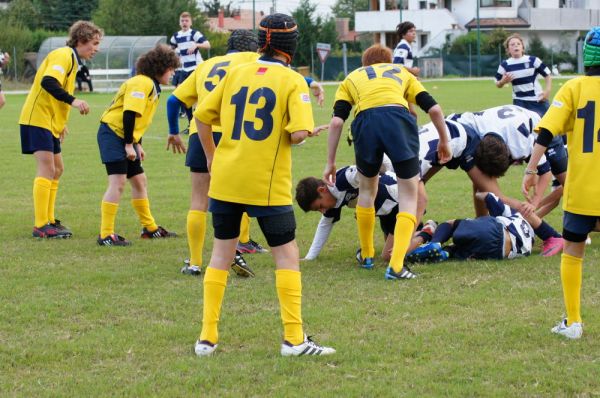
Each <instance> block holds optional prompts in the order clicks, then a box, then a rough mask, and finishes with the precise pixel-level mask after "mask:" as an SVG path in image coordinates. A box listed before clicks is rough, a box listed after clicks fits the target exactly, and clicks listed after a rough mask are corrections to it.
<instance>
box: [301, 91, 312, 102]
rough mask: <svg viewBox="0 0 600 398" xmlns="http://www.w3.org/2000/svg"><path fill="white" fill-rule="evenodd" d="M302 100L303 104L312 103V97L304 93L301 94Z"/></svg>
mask: <svg viewBox="0 0 600 398" xmlns="http://www.w3.org/2000/svg"><path fill="white" fill-rule="evenodd" d="M300 100H301V101H302V102H306V103H310V95H308V94H307V93H302V94H300Z"/></svg>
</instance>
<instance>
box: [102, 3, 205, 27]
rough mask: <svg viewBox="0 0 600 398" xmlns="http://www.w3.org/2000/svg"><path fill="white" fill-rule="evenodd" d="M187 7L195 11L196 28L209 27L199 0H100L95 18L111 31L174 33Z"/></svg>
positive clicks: (193, 12)
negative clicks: (199, 5) (198, 4)
mask: <svg viewBox="0 0 600 398" xmlns="http://www.w3.org/2000/svg"><path fill="white" fill-rule="evenodd" d="M124 10H127V12H124ZM184 11H188V12H189V13H190V14H192V16H193V26H194V27H195V28H196V29H198V30H200V31H201V32H203V33H204V32H206V31H207V30H208V29H207V26H206V22H207V19H206V17H205V16H204V15H202V14H201V13H200V11H199V10H198V8H197V6H196V2H195V0H100V3H99V5H98V9H97V10H96V11H95V12H94V14H93V19H94V22H95V23H96V24H98V26H100V27H102V28H103V29H104V30H105V32H106V34H108V35H164V36H170V35H172V34H173V33H175V32H176V31H178V30H179V15H180V14H181V13H182V12H184ZM157 16H160V18H157Z"/></svg>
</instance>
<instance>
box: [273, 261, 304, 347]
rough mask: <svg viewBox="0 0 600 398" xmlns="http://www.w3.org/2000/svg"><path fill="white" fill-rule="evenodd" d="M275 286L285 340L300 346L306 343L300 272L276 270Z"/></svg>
mask: <svg viewBox="0 0 600 398" xmlns="http://www.w3.org/2000/svg"><path fill="white" fill-rule="evenodd" d="M275 286H276V287H277V297H279V309H280V311H281V321H282V322H283V336H284V339H285V340H286V341H288V342H289V343H291V344H293V345H298V344H300V343H302V342H303V341H304V332H303V330H302V280H301V276H300V271H292V270H288V269H278V270H276V271H275Z"/></svg>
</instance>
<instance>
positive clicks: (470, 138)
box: [419, 120, 479, 177]
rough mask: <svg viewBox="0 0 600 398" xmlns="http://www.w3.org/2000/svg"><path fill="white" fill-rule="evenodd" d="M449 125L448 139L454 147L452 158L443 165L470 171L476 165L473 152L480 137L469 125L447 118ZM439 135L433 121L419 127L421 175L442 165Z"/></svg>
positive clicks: (452, 147) (447, 124) (447, 125)
mask: <svg viewBox="0 0 600 398" xmlns="http://www.w3.org/2000/svg"><path fill="white" fill-rule="evenodd" d="M446 127H448V134H449V136H448V141H449V143H450V148H451V149H452V159H450V161H449V162H448V163H445V164H444V165H443V166H445V167H447V168H449V169H456V168H458V167H460V168H462V169H463V170H465V171H469V170H470V169H471V168H472V167H473V165H474V159H473V154H474V150H475V148H476V146H477V144H478V143H479V137H478V136H477V134H476V133H475V131H473V130H472V129H471V128H470V127H468V126H463V125H462V124H460V123H458V122H455V121H453V120H446ZM438 142H439V135H438V133H437V130H436V129H435V126H434V125H433V123H427V124H426V125H424V126H423V127H421V128H420V129H419V161H420V163H421V177H424V176H425V174H427V172H428V171H429V170H430V169H431V168H432V167H433V166H440V163H439V159H438V155H437V147H438Z"/></svg>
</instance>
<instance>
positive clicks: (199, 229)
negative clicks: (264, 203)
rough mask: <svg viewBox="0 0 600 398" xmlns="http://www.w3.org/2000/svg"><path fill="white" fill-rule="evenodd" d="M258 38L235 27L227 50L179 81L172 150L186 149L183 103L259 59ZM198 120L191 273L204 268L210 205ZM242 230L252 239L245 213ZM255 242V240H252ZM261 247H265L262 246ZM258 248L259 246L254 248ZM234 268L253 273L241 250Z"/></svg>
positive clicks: (192, 158)
mask: <svg viewBox="0 0 600 398" xmlns="http://www.w3.org/2000/svg"><path fill="white" fill-rule="evenodd" d="M257 49H258V40H257V38H256V35H255V34H254V33H252V32H251V31H249V30H243V29H238V30H234V31H233V32H232V33H231V36H229V39H228V40H227V54H226V55H223V56H220V57H213V58H210V59H208V60H206V61H205V62H203V63H202V64H201V65H200V66H198V68H196V70H194V72H192V74H191V75H190V76H189V77H188V78H187V79H186V80H185V81H184V82H183V83H182V84H180V85H179V86H178V87H177V88H176V89H175V91H174V92H173V94H172V95H171V96H170V97H169V99H168V100H167V119H168V120H169V138H168V141H167V150H169V149H170V148H172V149H173V153H184V152H186V148H185V145H184V144H183V142H182V141H181V137H180V136H179V126H178V119H179V118H178V113H179V109H180V108H181V107H182V106H183V107H185V108H186V109H190V108H191V107H192V105H194V104H195V103H196V102H200V101H202V99H203V98H204V97H206V95H207V94H208V93H210V92H211V91H212V90H213V89H214V88H215V87H216V85H217V84H219V82H220V81H221V80H222V79H223V77H225V75H226V74H227V71H228V70H229V69H230V68H232V67H233V66H235V65H240V64H243V63H247V62H251V61H256V60H257V59H258V57H259V55H258V53H257V52H256V50H257ZM197 132H198V130H197V128H196V124H195V123H191V125H190V136H189V141H188V145H189V150H188V151H187V156H186V161H185V165H186V166H187V167H189V168H190V175H191V178H192V200H191V204H190V210H189V211H188V214H187V237H188V246H189V249H190V258H189V260H185V261H184V263H185V265H184V267H183V268H182V269H181V272H182V273H184V274H188V275H200V273H201V270H202V248H203V246H204V237H205V235H206V211H207V209H208V184H209V182H210V174H208V168H207V167H206V156H204V151H203V150H202V145H201V144H200V140H199V139H198V134H196V133H197ZM220 137H221V126H214V127H213V139H214V140H215V142H216V143H218V142H219V139H220ZM241 229H242V231H245V235H246V238H245V240H244V242H249V241H251V239H250V232H249V229H250V228H249V218H248V216H247V215H246V214H245V213H244V217H242V225H241ZM252 242H253V241H252ZM261 248H262V247H261ZM255 251H256V250H255ZM232 268H233V270H234V271H235V272H236V273H237V274H238V275H240V276H243V277H248V276H254V272H253V271H252V270H251V269H250V267H249V266H248V264H247V263H246V261H245V260H244V258H243V257H242V253H241V252H239V251H238V252H236V256H235V259H234V262H233V264H232Z"/></svg>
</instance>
